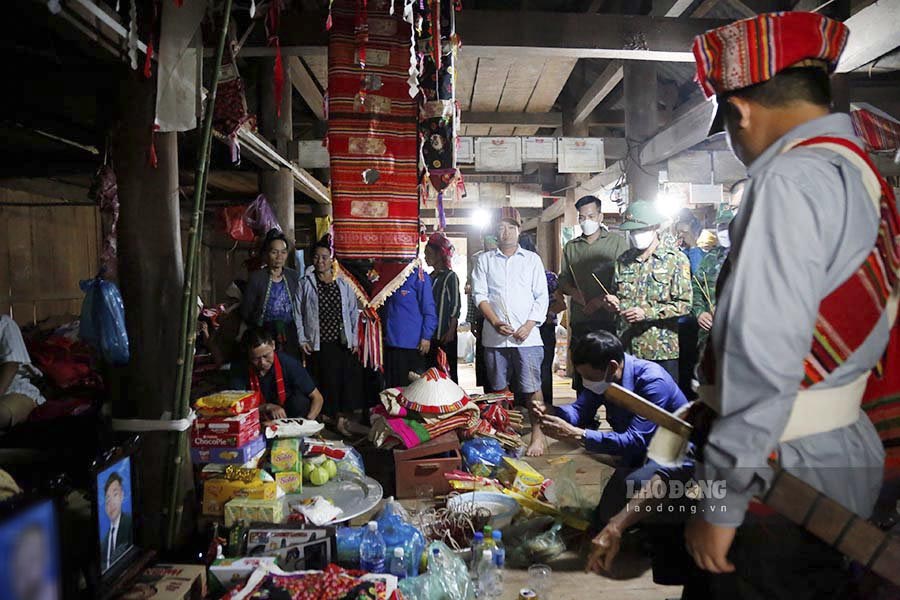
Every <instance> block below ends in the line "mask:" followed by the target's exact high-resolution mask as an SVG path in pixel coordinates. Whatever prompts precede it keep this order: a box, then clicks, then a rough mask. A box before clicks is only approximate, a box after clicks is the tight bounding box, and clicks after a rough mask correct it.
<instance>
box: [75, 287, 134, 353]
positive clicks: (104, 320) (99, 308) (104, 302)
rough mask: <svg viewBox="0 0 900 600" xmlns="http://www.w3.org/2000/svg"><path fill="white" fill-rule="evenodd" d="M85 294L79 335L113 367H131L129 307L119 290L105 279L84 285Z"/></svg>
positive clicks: (82, 288)
mask: <svg viewBox="0 0 900 600" xmlns="http://www.w3.org/2000/svg"><path fill="white" fill-rule="evenodd" d="M79 285H80V286H81V290H82V291H83V292H84V302H83V303H82V305H81V326H80V329H79V336H80V337H81V339H82V340H84V341H85V342H86V343H87V344H88V345H90V346H91V347H93V348H94V349H96V350H98V351H99V352H100V354H101V356H103V359H104V360H105V361H106V362H108V363H109V364H111V365H114V366H123V365H127V364H128V359H129V358H130V352H129V348H128V331H127V330H126V329H125V305H124V303H123V302H122V295H121V294H120V293H119V288H117V287H116V284H114V283H113V282H111V281H106V280H105V279H103V278H101V277H95V278H94V279H85V280H83V281H81V282H80V284H79Z"/></svg>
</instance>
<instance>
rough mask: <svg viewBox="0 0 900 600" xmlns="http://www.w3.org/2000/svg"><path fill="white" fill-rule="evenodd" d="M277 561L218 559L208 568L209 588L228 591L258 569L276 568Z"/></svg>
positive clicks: (271, 558)
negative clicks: (215, 587)
mask: <svg viewBox="0 0 900 600" xmlns="http://www.w3.org/2000/svg"><path fill="white" fill-rule="evenodd" d="M277 560H278V559H276V558H275V557H274V556H259V557H244V558H220V559H219V560H217V561H215V562H214V563H213V564H212V565H210V567H209V575H210V587H214V586H218V587H219V588H220V589H222V590H227V589H230V588H232V587H234V586H235V585H237V584H239V583H242V582H243V581H244V580H245V579H247V578H248V577H249V576H250V574H251V573H253V571H255V570H256V569H257V568H259V567H263V568H267V569H274V568H276V567H277V566H278V562H277Z"/></svg>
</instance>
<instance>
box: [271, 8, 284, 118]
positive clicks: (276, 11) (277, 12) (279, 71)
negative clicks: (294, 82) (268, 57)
mask: <svg viewBox="0 0 900 600" xmlns="http://www.w3.org/2000/svg"><path fill="white" fill-rule="evenodd" d="M283 9H284V0H271V2H270V3H269V12H268V13H267V14H266V39H267V40H268V43H269V47H270V48H275V66H274V68H273V70H272V86H273V90H272V93H273V94H274V95H275V115H276V116H278V117H280V116H281V95H282V94H283V93H284V81H285V79H284V62H283V61H282V58H281V40H279V38H278V25H279V23H280V22H281V11H282V10H283Z"/></svg>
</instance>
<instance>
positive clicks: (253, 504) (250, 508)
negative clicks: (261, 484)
mask: <svg viewBox="0 0 900 600" xmlns="http://www.w3.org/2000/svg"><path fill="white" fill-rule="evenodd" d="M284 504H285V503H284V502H282V499H281V498H277V499H275V500H250V499H249V498H234V499H233V500H230V501H229V502H228V503H226V504H225V527H231V526H232V525H234V524H235V523H237V522H238V521H247V523H281V522H282V521H283V520H284Z"/></svg>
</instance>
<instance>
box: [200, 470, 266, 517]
mask: <svg viewBox="0 0 900 600" xmlns="http://www.w3.org/2000/svg"><path fill="white" fill-rule="evenodd" d="M238 497H241V498H250V499H252V500H274V499H275V498H277V497H278V485H277V484H276V483H275V482H274V481H262V480H256V481H250V482H247V481H233V480H230V479H224V478H216V479H208V480H206V481H204V482H203V514H204V515H211V516H222V515H223V514H225V505H226V504H228V502H230V501H231V500H233V499H235V498H238Z"/></svg>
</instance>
